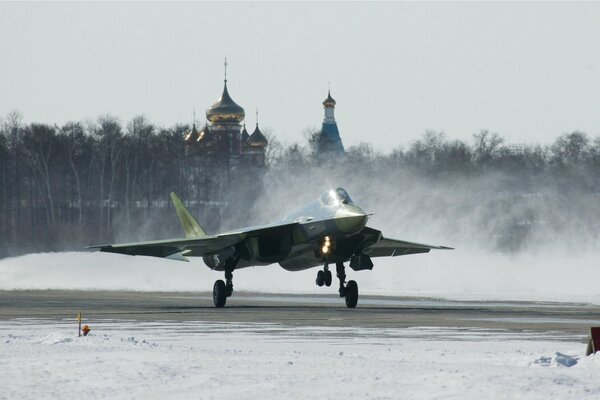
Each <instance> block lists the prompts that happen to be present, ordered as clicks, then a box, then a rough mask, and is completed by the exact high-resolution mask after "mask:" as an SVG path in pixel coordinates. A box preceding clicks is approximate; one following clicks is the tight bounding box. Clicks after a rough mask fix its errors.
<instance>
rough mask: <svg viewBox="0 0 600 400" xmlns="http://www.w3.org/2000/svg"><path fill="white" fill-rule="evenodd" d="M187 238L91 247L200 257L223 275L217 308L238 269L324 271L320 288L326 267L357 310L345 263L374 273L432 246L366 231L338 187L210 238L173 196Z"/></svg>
mask: <svg viewBox="0 0 600 400" xmlns="http://www.w3.org/2000/svg"><path fill="white" fill-rule="evenodd" d="M171 198H172V200H173V204H174V205H175V210H176V211H177V215H178V217H179V219H180V221H181V224H182V226H183V229H184V232H185V238H181V239H169V240H156V241H148V242H137V243H120V244H110V245H102V246H90V247H89V248H90V249H97V250H100V251H104V252H109V253H119V254H127V255H143V256H153V257H163V258H168V259H174V260H180V261H188V259H187V257H202V258H203V260H204V263H205V264H206V265H207V266H208V267H209V268H211V269H213V270H216V271H224V272H225V281H223V280H217V281H216V282H215V284H214V286H213V300H214V303H215V306H216V307H223V306H224V305H225V303H226V300H227V297H229V296H231V295H232V294H233V271H234V270H236V269H240V268H245V267H250V266H256V265H269V264H274V263H279V265H281V267H283V268H284V269H286V270H288V271H300V270H304V269H308V268H313V267H323V269H321V270H319V271H318V273H317V279H316V283H317V285H319V286H323V285H325V286H330V285H331V282H332V273H331V270H330V269H329V265H330V264H335V266H336V274H337V277H338V279H339V294H340V297H344V298H345V300H346V306H348V307H350V308H354V307H356V304H357V302H358V285H357V283H356V282H355V281H352V280H351V281H348V282H346V273H345V266H344V263H346V262H349V266H350V268H352V269H353V270H355V271H360V270H370V269H373V262H372V261H371V258H372V257H395V256H401V255H407V254H417V253H428V252H429V251H430V250H431V249H438V250H448V249H451V247H445V246H432V245H427V244H420V243H412V242H406V241H402V240H394V239H388V238H385V237H383V235H382V233H381V232H380V231H378V230H376V229H373V228H369V227H367V226H366V224H367V220H368V219H369V214H367V213H366V212H365V211H364V210H363V209H361V208H360V207H359V206H357V205H356V204H354V202H353V201H352V199H351V198H350V196H349V195H348V193H347V192H346V191H345V190H344V189H342V188H338V189H335V190H330V191H327V192H325V193H323V194H322V195H321V196H320V197H319V198H318V199H316V200H314V201H312V202H310V203H309V204H307V205H306V206H305V207H303V208H302V209H300V210H298V211H296V212H294V213H293V214H291V215H289V216H287V217H286V218H284V219H283V220H282V221H280V222H278V223H274V224H269V225H263V226H255V227H249V228H243V229H239V230H236V231H231V232H225V233H221V234H218V235H209V234H208V233H207V232H206V231H205V230H204V229H203V228H202V226H200V224H198V222H196V220H195V219H194V217H193V216H192V215H191V214H190V213H189V211H188V210H187V209H186V208H185V206H184V205H183V203H182V202H181V200H179V198H178V197H177V195H176V194H175V193H171Z"/></svg>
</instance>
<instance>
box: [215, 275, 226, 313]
mask: <svg viewBox="0 0 600 400" xmlns="http://www.w3.org/2000/svg"><path fill="white" fill-rule="evenodd" d="M213 301H214V303H215V307H217V308H222V307H225V302H226V301H227V287H226V286H225V282H223V281H222V280H218V281H216V282H215V285H214V286H213Z"/></svg>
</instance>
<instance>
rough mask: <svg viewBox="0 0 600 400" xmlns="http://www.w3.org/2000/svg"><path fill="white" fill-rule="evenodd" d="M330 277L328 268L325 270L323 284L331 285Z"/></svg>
mask: <svg viewBox="0 0 600 400" xmlns="http://www.w3.org/2000/svg"><path fill="white" fill-rule="evenodd" d="M331 279H332V277H331V271H330V270H327V271H325V286H327V287H329V286H331Z"/></svg>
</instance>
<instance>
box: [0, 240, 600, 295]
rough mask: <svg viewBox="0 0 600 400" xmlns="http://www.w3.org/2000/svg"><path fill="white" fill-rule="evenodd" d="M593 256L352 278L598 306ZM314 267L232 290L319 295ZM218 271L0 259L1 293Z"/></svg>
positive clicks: (399, 267) (204, 284)
mask: <svg viewBox="0 0 600 400" xmlns="http://www.w3.org/2000/svg"><path fill="white" fill-rule="evenodd" d="M597 266H598V257H597V255H581V254H570V255H564V254H544V255H539V254H538V255H532V254H530V255H520V256H502V255H490V254H483V253H476V252H466V251H463V250H460V249H457V250H454V251H432V252H431V253H429V254H422V255H412V256H405V257H396V258H384V259H376V260H375V268H374V269H373V271H361V272H354V271H352V270H350V269H349V268H348V276H349V279H355V280H357V281H358V282H359V285H360V291H361V293H363V294H385V295H410V296H429V297H444V298H451V299H482V300H544V301H582V302H591V303H600V288H599V286H598V284H597V282H598V281H600V268H598V267H597ZM315 273H316V269H310V270H308V271H302V272H287V271H285V270H283V269H282V268H280V267H279V266H278V265H272V266H267V267H255V268H246V269H242V270H239V271H236V273H235V285H236V289H237V290H252V291H259V292H270V293H319V294H322V293H324V292H327V291H330V292H331V291H332V290H333V289H332V288H329V289H327V288H318V287H317V286H315V284H314V278H315ZM215 279H222V273H219V272H215V271H211V270H209V269H208V268H207V267H206V266H205V265H204V264H203V262H202V261H201V260H200V259H193V260H192V262H190V263H184V262H178V261H171V260H164V259H158V258H152V257H139V256H137V257H131V256H122V255H116V254H108V253H85V252H81V253H77V252H69V253H46V254H30V255H26V256H21V257H15V258H9V259H4V260H1V261H0V289H4V290H11V289H106V290H144V291H209V290H211V289H212V284H213V282H214V280H215Z"/></svg>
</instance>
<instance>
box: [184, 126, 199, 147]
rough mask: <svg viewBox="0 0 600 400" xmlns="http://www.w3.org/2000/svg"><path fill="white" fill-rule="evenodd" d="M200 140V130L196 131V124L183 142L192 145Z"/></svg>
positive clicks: (186, 134) (185, 135)
mask: <svg viewBox="0 0 600 400" xmlns="http://www.w3.org/2000/svg"><path fill="white" fill-rule="evenodd" d="M197 140H198V130H197V129H196V124H194V125H193V127H192V130H191V131H188V132H186V133H185V134H184V135H183V141H184V142H186V143H192V142H195V141H197Z"/></svg>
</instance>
